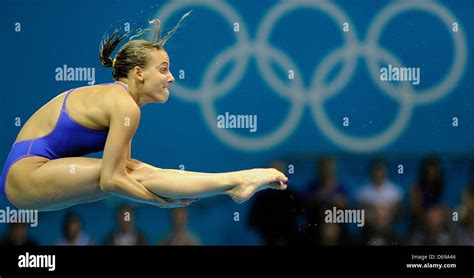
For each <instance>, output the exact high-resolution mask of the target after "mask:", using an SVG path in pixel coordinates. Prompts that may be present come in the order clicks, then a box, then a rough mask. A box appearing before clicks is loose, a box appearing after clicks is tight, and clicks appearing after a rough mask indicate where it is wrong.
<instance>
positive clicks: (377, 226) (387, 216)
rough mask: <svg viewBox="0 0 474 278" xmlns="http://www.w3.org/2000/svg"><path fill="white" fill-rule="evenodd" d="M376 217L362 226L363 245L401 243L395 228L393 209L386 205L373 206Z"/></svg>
mask: <svg viewBox="0 0 474 278" xmlns="http://www.w3.org/2000/svg"><path fill="white" fill-rule="evenodd" d="M373 212H374V218H373V219H372V223H367V224H366V225H365V226H364V227H363V228H362V235H361V240H362V242H361V244H363V245H399V244H401V243H402V241H401V239H400V237H399V236H398V235H397V234H396V233H395V230H394V228H393V221H394V219H393V218H394V214H393V210H392V209H390V208H388V207H387V206H385V205H376V206H375V207H373Z"/></svg>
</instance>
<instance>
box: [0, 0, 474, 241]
mask: <svg viewBox="0 0 474 278" xmlns="http://www.w3.org/2000/svg"><path fill="white" fill-rule="evenodd" d="M177 3H178V2H166V1H146V0H145V1H138V2H137V1H103V0H98V1H91V0H84V1H53V0H48V1H35V0H33V1H22V0H20V1H9V0H7V1H5V0H4V1H1V3H0V5H1V9H0V10H1V16H0V28H1V29H0V32H1V34H2V42H3V43H2V44H0V49H1V53H3V54H4V55H2V61H3V63H2V64H3V66H2V67H1V68H0V71H1V74H0V76H1V77H2V79H3V80H2V86H0V102H1V103H3V104H4V105H3V108H2V109H1V110H0V115H1V120H0V125H1V131H2V132H1V136H0V146H3V147H1V148H0V158H1V159H2V160H3V161H4V160H5V159H6V157H7V155H8V152H9V149H10V146H11V144H12V143H13V142H14V141H15V138H16V136H17V134H18V132H19V130H20V129H21V126H16V125H15V119H16V118H17V117H19V118H20V119H21V122H22V123H24V122H25V121H26V120H27V119H28V118H29V117H30V116H31V115H32V114H33V113H34V111H36V110H37V109H39V108H40V107H41V106H42V105H44V104H45V103H46V102H47V101H49V100H50V99H51V98H53V97H55V96H56V95H57V94H59V93H61V92H64V91H66V90H68V89H69V88H73V87H78V86H86V85H88V84H87V83H88V82H87V81H57V80H56V79H55V76H56V72H55V70H56V68H58V67H63V66H64V65H67V66H69V67H88V68H89V67H90V68H94V69H95V82H96V83H106V82H110V81H111V71H110V69H105V68H103V67H101V65H100V63H99V59H98V47H99V43H100V40H101V38H102V37H103V35H104V34H105V33H106V32H109V33H110V32H111V31H112V30H113V29H115V28H120V29H122V30H123V29H124V28H125V27H126V26H127V23H128V24H130V26H131V29H132V30H134V29H135V28H138V27H146V26H147V20H148V19H152V18H156V17H157V16H159V15H161V17H160V18H161V19H163V21H164V22H163V24H164V28H165V30H167V29H169V28H171V27H172V26H174V24H175V23H176V22H177V20H178V19H179V17H180V16H181V15H183V14H184V13H185V12H187V11H189V10H191V9H192V10H193V12H192V15H191V17H190V18H189V19H188V20H187V21H186V23H185V26H184V27H183V28H182V29H180V30H179V31H178V32H177V33H176V34H175V36H174V37H173V38H172V39H171V40H170V42H169V43H168V46H167V50H168V52H169V55H170V59H171V70H172V72H173V73H174V75H175V78H176V84H175V86H174V88H173V87H171V88H170V92H171V97H170V99H169V101H168V102H167V103H166V104H165V105H160V104H149V105H147V106H145V107H144V108H143V110H142V111H143V112H142V113H143V114H142V121H141V124H140V128H139V130H138V132H137V134H136V136H135V138H134V141H133V149H132V150H133V151H132V152H133V157H134V158H136V159H139V160H142V161H145V162H147V163H150V164H153V165H156V166H158V167H161V168H175V169H177V168H179V165H184V167H185V169H186V170H192V171H205V172H220V171H232V170H237V169H245V168H252V167H261V166H265V165H266V164H267V163H268V162H269V161H271V160H273V159H275V158H285V159H287V160H288V162H289V163H292V164H294V165H295V174H294V176H292V177H291V178H292V179H293V186H294V189H295V190H297V191H301V192H303V191H304V187H305V184H307V181H308V180H309V179H311V178H312V169H313V160H312V159H313V157H314V156H315V155H317V154H320V153H332V154H335V155H336V156H337V157H338V159H339V163H340V169H339V170H340V172H341V173H342V174H343V177H344V179H345V180H347V184H349V185H350V186H351V187H350V191H355V190H356V189H357V186H359V185H360V184H361V183H362V182H364V181H365V180H366V174H367V171H366V169H365V167H366V166H365V165H366V164H365V163H366V162H367V160H368V159H370V157H371V156H373V155H376V154H377V155H379V154H383V155H384V156H385V157H387V158H388V159H389V162H390V166H391V168H390V169H391V170H393V172H391V175H392V178H393V179H395V181H397V182H398V183H399V184H400V185H401V186H402V187H403V188H404V189H407V188H408V187H409V186H411V184H412V182H413V181H414V179H415V178H416V170H417V163H418V161H419V159H420V157H421V156H422V155H424V154H428V153H437V154H440V155H442V157H443V158H445V160H444V163H445V167H446V169H447V175H448V179H449V180H450V184H449V185H448V187H449V192H448V193H447V197H446V198H447V202H448V203H450V204H451V205H452V206H456V205H457V203H458V202H459V192H460V190H461V189H462V186H464V185H465V183H466V182H467V175H466V173H467V166H468V163H467V161H468V159H469V158H470V155H471V154H472V150H473V144H472V142H473V140H474V132H473V131H474V110H473V106H472V105H473V102H472V100H473V98H472V89H473V81H472V78H470V77H471V76H472V75H473V73H474V71H473V66H472V65H473V57H472V55H470V53H471V52H472V51H471V49H472V45H473V31H474V30H473V28H474V19H473V17H472V14H473V12H474V4H473V3H472V2H471V1H443V2H428V4H423V3H421V2H409V3H412V4H409V3H408V2H396V1H394V2H392V1H335V2H324V4H315V3H319V2H317V1H312V3H313V4H311V5H310V4H308V5H304V3H303V2H300V3H299V4H296V5H295V7H299V8H296V9H293V10H288V11H287V12H285V13H283V14H282V16H281V18H279V19H277V20H276V21H275V22H274V23H272V25H271V28H272V30H271V32H270V34H269V37H268V40H267V44H266V46H267V47H266V48H265V47H263V46H262V45H261V44H258V42H259V38H261V37H260V36H259V31H261V30H263V29H262V28H263V27H265V26H264V24H263V23H264V21H265V18H266V17H267V16H269V14H271V13H272V12H274V11H278V10H275V9H279V7H284V6H285V5H288V6H290V5H291V3H290V2H281V3H280V2H274V1H225V2H224V1H223V2H219V1H213V2H212V4H208V5H205V4H203V5H197V4H196V3H194V4H193V3H186V2H179V3H181V4H180V5H181V7H179V8H177V9H176V10H175V11H172V12H170V13H166V14H167V15H168V16H167V17H166V18H164V15H165V13H164V11H165V10H166V9H168V8H170V7H172V6H173V5H178V4H177ZM406 3H408V4H406ZM413 3H415V4H413ZM416 3H421V4H416ZM405 4H406V5H414V6H416V5H419V6H429V7H432V8H433V10H434V11H437V12H439V13H441V14H443V15H445V16H444V21H443V20H441V18H443V17H440V16H437V15H435V14H433V13H427V12H424V11H422V10H420V9H410V10H407V11H405V12H403V13H397V12H396V13H395V14H394V15H393V17H392V18H391V19H388V18H387V17H385V16H382V18H385V19H387V24H386V25H385V26H384V28H383V30H382V31H381V33H380V38H379V39H378V42H377V45H378V52H371V53H369V52H370V51H369V50H372V51H375V50H377V49H375V48H371V49H369V48H368V47H367V45H368V44H367V42H368V39H367V38H368V37H370V36H371V33H370V32H369V30H370V27H371V25H372V24H375V23H374V22H375V19H376V18H377V16H378V15H380V14H382V12H383V11H388V10H389V9H390V7H393V8H397V7H402V6H403V5H405ZM316 5H319V7H327V8H328V9H312V8H310V6H316ZM209 7H217V8H215V9H211V8H209ZM328 10H330V11H332V13H331V14H338V13H343V14H345V16H344V15H343V16H342V21H343V22H348V23H349V30H350V31H349V32H348V33H343V31H342V27H343V26H341V24H339V23H340V22H337V21H335V20H334V18H333V17H331V16H330V13H328ZM226 11H229V12H228V14H230V15H232V14H235V15H236V16H237V20H235V18H232V17H230V18H229V17H228V16H229V15H224V12H226ZM226 14H227V13H226ZM450 15H452V16H453V17H454V18H449V16H450ZM346 16H347V17H346ZM451 19H454V20H455V22H457V23H458V28H459V30H458V32H453V30H452V27H453V26H452V25H450V24H452V21H453V20H451ZM235 22H237V23H239V28H240V30H239V32H235V31H234V28H235V25H233V23H235ZM448 22H449V23H450V24H449V25H448V24H447V23H448ZM15 23H20V24H21V31H20V32H16V31H15V27H16V26H15ZM345 34H346V35H348V36H353V38H354V40H353V41H352V42H345V40H344V35H345ZM245 36H247V38H246V41H247V44H246V45H244V44H242V43H238V39H236V38H237V37H240V38H243V37H245ZM452 37H456V38H457V39H458V40H459V41H460V42H461V43H460V44H459V47H460V49H462V48H463V47H465V49H464V51H461V52H462V53H461V52H460V51H456V48H455V46H456V44H455V43H454V41H453V39H452ZM343 46H345V47H346V50H347V49H352V51H354V49H359V48H360V49H364V51H365V52H363V53H366V57H375V58H378V57H377V55H376V54H380V53H382V52H383V53H385V54H386V53H389V54H390V55H392V56H394V57H395V58H396V60H398V61H400V62H401V63H402V64H403V65H404V66H407V67H420V68H421V83H420V85H418V86H410V85H408V86H405V87H404V85H400V83H390V84H387V83H384V85H388V86H394V87H395V88H396V89H395V90H393V91H392V92H391V93H390V92H389V93H387V91H384V90H382V86H380V85H381V83H382V82H380V81H375V82H374V80H373V78H375V79H376V80H378V78H379V76H378V75H374V76H373V77H371V75H370V71H369V69H368V67H367V63H366V59H364V57H363V55H359V56H354V70H353V73H352V74H351V75H348V79H347V82H339V81H338V80H337V78H338V76H340V75H339V74H340V73H341V71H343V69H344V66H345V63H344V59H341V60H339V61H335V62H334V64H332V65H331V67H330V68H328V72H327V74H326V75H327V76H323V75H322V74H319V76H320V77H322V79H323V80H318V81H320V82H313V81H312V79H313V75H314V74H315V72H316V71H318V70H322V67H321V65H323V64H324V63H328V62H329V61H330V60H327V59H328V58H329V57H330V55H335V52H334V51H335V50H337V49H339V48H340V47H343ZM362 46H364V47H365V48H364V47H362ZM374 49H375V50H374ZM226 50H229V51H237V52H238V51H240V53H244V55H242V56H239V57H237V59H233V60H227V61H225V60H219V61H217V60H215V59H216V57H217V56H218V55H221V54H223V53H224V52H225V51H226ZM347 51H349V50H347ZM349 52H350V51H349ZM229 53H232V52H229ZM246 53H247V54H248V53H253V54H254V55H250V56H248V57H249V59H248V60H246V55H245V54H246ZM275 53H276V54H275ZM343 53H348V52H343ZM383 53H382V54H383ZM463 53H464V55H463ZM273 54H275V55H273ZM458 55H459V57H461V58H462V59H460V60H459V67H458V70H459V71H458V72H452V74H453V79H452V80H451V81H452V82H450V83H449V82H448V84H447V85H448V86H447V87H446V88H445V89H443V90H441V91H440V94H442V95H443V97H437V98H433V100H430V101H427V102H426V103H417V102H416V99H421V98H423V97H427V95H429V93H426V92H425V93H424V92H422V91H423V90H425V89H430V88H433V87H434V86H437V84H439V83H440V82H442V80H443V79H444V78H446V77H447V76H448V75H449V74H450V72H451V66H452V63H453V62H454V61H455V57H456V56H458ZM237 56H238V55H237ZM275 56H278V57H279V58H280V59H279V60H272V61H271V62H269V63H268V65H269V67H270V68H271V69H272V72H273V74H274V76H275V79H278V81H275V80H273V81H272V80H267V78H266V76H265V74H264V73H263V70H262V69H261V68H260V67H259V65H258V61H257V60H258V59H256V58H265V57H267V58H275ZM285 56H286V58H287V59H283V58H285ZM282 59H283V60H282ZM243 60H244V61H247V63H248V64H247V65H246V67H245V68H244V69H243V70H242V71H241V72H237V73H238V75H237V77H238V79H237V80H236V83H235V84H233V86H231V87H229V88H227V89H226V90H222V91H220V92H219V93H221V95H220V96H219V97H218V98H217V99H216V100H215V101H214V102H213V105H214V107H215V110H216V114H225V113H226V112H229V113H230V114H254V115H257V116H258V131H257V132H255V133H250V132H248V130H245V129H243V130H229V129H227V130H217V131H216V129H215V128H213V127H215V124H216V123H215V119H216V118H215V117H216V116H217V115H215V116H213V117H210V118H206V113H205V111H206V109H205V107H204V105H202V104H201V103H204V100H205V99H206V98H205V97H204V96H205V94H206V93H210V94H212V93H213V92H216V84H217V83H219V82H222V81H225V80H226V79H227V78H229V76H232V74H231V73H232V71H233V70H234V69H235V66H236V64H238V63H239V61H240V62H242V61H243ZM285 60H289V61H285ZM216 62H217V64H216ZM388 63H392V64H394V63H396V62H394V61H392V60H388V61H387V60H378V61H377V67H376V69H377V73H378V69H380V67H381V66H387V64H388ZM212 65H214V66H216V65H217V66H218V68H216V69H218V70H220V71H218V72H216V73H215V74H216V75H217V76H216V78H215V79H217V80H210V83H209V82H207V83H206V80H205V78H204V76H205V75H206V71H208V74H210V72H209V69H210V67H211V66H212ZM180 70H184V72H185V79H180V78H179V71H180ZM289 70H294V72H295V79H294V80H292V79H288V71H289ZM334 80H336V81H334ZM322 81H324V82H322ZM331 82H334V83H332V84H334V85H336V86H337V87H338V90H337V91H335V93H334V94H335V95H334V96H332V97H330V98H327V99H324V101H323V97H322V94H323V92H324V90H323V89H324V88H325V86H328V84H330V83H331ZM279 84H280V86H281V87H283V89H282V90H280V91H278V90H276V87H278V85H279ZM405 85H406V84H405ZM410 90H412V91H411V93H410V92H409V91H410ZM336 93H337V94H336ZM409 93H410V96H411V97H409V98H408V99H407V98H404V96H407V94H409ZM390 94H391V95H390ZM298 96H300V98H299V99H300V101H301V102H298ZM311 97H314V98H315V100H314V101H313V102H312V101H311ZM403 99H405V101H404V102H403V101H400V100H403ZM201 101H202V102H201ZM311 103H313V104H311ZM318 103H319V104H321V105H320V107H323V108H324V111H325V114H326V115H327V120H328V122H329V123H331V124H332V126H333V130H335V131H337V132H336V133H339V134H342V135H343V136H351V137H352V138H355V142H352V141H350V140H348V141H349V142H347V141H345V140H346V139H344V138H341V137H337V136H335V135H331V134H332V133H331V132H330V131H329V130H330V129H331V128H330V127H329V126H328V125H327V124H324V123H323V121H322V120H321V119H322V117H321V115H320V114H317V113H315V114H316V115H313V112H312V111H313V110H312V109H313V106H314V107H316V106H318ZM292 105H295V106H298V107H299V108H296V110H295V111H296V112H295V113H296V114H298V113H301V114H300V115H299V116H298V115H297V116H295V118H294V119H293V121H292V122H290V123H289V124H288V130H287V131H286V132H285V133H283V136H282V137H281V138H280V139H278V140H269V141H266V142H263V139H262V138H264V137H265V136H270V135H271V133H272V132H274V131H275V130H277V129H278V128H280V127H281V126H282V123H283V121H284V120H285V119H286V118H287V116H288V115H290V114H291V113H290V112H291V107H292ZM312 105H313V106H312ZM314 111H318V109H315V110H314ZM319 111H320V110H319ZM399 113H400V115H402V116H403V115H405V116H407V118H406V121H403V120H401V118H400V117H402V116H400V115H399ZM344 117H348V119H349V121H350V125H349V126H348V127H344V126H343V118H344ZM453 117H457V118H458V121H459V125H458V126H453V124H452V123H453ZM315 119H316V120H315ZM212 120H214V122H213V121H212ZM397 120H400V124H397V125H396V127H397V128H398V130H399V132H395V133H394V134H392V135H390V136H388V137H387V140H385V141H384V142H382V143H380V144H375V143H370V141H367V140H369V139H370V138H373V137H374V136H377V135H378V134H385V133H384V132H386V131H387V130H388V127H389V126H390V125H391V124H392V123H393V122H394V121H397ZM221 132H227V133H231V134H233V136H240V139H239V137H236V140H235V142H234V141H232V140H231V139H229V138H227V139H226V138H225V136H226V135H222V134H221ZM358 140H359V141H360V142H359V141H358ZM364 142H365V143H364ZM259 144H262V145H259ZM364 146H365V147H364ZM93 156H94V157H100V154H95V155H93ZM400 163H402V164H405V165H406V173H407V174H406V175H403V176H398V175H397V176H395V173H396V165H397V164H400ZM117 202H119V200H116V199H110V200H107V201H103V202H100V203H95V204H89V205H81V206H76V207H74V210H76V211H79V212H80V213H81V215H82V216H83V220H84V222H85V226H86V230H87V231H88V232H89V233H90V234H91V235H93V237H94V239H95V240H96V241H97V242H101V240H102V239H103V236H105V233H107V232H108V231H109V230H110V229H111V227H112V226H113V221H114V218H113V213H112V210H113V207H114V206H115V205H116V203H117ZM201 202H202V203H200V204H196V205H194V206H193V207H192V208H191V210H190V211H191V214H190V225H191V228H192V230H193V231H195V232H196V233H197V234H198V235H199V236H200V237H201V238H202V240H203V242H204V243H205V244H255V243H258V238H257V236H256V235H255V234H254V233H253V232H252V231H250V230H249V229H248V228H247V227H246V225H245V216H246V215H247V211H248V209H249V205H250V202H248V203H246V204H243V205H235V204H233V203H232V202H231V201H230V200H228V199H227V198H224V197H215V198H212V199H209V200H203V201H201ZM136 205H137V209H138V212H137V223H138V225H139V226H140V227H141V228H142V229H143V230H144V231H145V232H146V234H147V236H148V237H149V240H150V241H152V242H156V240H157V239H158V238H159V237H160V236H161V235H163V234H164V233H165V232H166V230H167V229H168V225H169V224H168V216H167V214H168V211H166V210H162V209H157V208H152V207H150V206H142V205H139V204H136ZM236 211H238V212H240V213H241V221H240V222H235V221H234V220H233V213H234V212H236ZM63 213H64V211H61V212H50V213H43V214H41V215H40V226H39V227H38V228H35V229H34V230H32V231H31V232H32V235H33V236H35V237H36V238H37V239H38V240H39V241H40V242H41V243H43V244H51V243H53V242H54V240H55V239H56V238H57V237H58V236H59V232H60V228H59V227H60V225H59V223H60V221H61V217H62V214H63ZM92 215H93V217H92ZM4 229H5V225H3V224H2V225H0V230H4Z"/></svg>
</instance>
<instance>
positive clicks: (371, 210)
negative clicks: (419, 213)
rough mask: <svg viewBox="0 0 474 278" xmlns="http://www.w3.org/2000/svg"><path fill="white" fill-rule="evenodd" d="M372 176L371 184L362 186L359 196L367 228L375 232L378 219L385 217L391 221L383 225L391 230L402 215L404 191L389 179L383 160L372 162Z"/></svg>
mask: <svg viewBox="0 0 474 278" xmlns="http://www.w3.org/2000/svg"><path fill="white" fill-rule="evenodd" d="M370 176H371V180H370V182H369V183H368V184H366V185H364V186H362V188H361V189H360V190H359V192H358V194H357V201H358V204H359V207H360V208H362V209H365V212H366V227H368V228H369V229H368V230H372V231H373V230H374V229H376V228H375V227H372V226H374V225H376V223H375V222H376V221H378V220H377V217H380V215H385V216H386V217H387V218H389V219H390V221H389V222H385V223H383V224H384V226H386V227H385V229H391V227H392V224H393V221H394V220H395V219H396V218H397V217H398V216H400V215H401V200H402V191H401V189H400V188H399V186H397V185H396V184H394V183H392V182H391V181H390V180H389V179H388V177H387V167H386V165H385V162H384V161H383V160H381V159H377V160H375V161H374V162H372V165H371V167H370ZM377 208H378V209H379V211H377ZM381 210H383V212H382V211H381ZM378 224H380V223H378ZM379 228H380V227H379Z"/></svg>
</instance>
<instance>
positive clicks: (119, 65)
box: [100, 12, 191, 80]
mask: <svg viewBox="0 0 474 278" xmlns="http://www.w3.org/2000/svg"><path fill="white" fill-rule="evenodd" d="M190 13H191V12H187V13H186V14H184V15H183V16H182V17H181V19H180V20H179V21H178V23H177V24H176V25H175V26H174V27H173V29H171V30H170V31H169V32H168V33H167V34H166V35H165V36H163V37H162V36H161V22H160V20H158V19H154V20H151V21H149V24H150V25H153V26H154V28H148V29H138V30H137V31H136V32H135V34H134V35H132V36H130V38H129V41H128V42H127V43H126V44H124V45H123V46H122V47H121V48H120V50H119V51H118V52H117V55H116V56H115V58H113V59H112V58H111V56H112V52H114V50H115V48H116V47H117V45H119V44H120V42H121V41H122V40H123V39H124V38H126V37H127V36H128V35H129V33H126V34H123V35H120V34H119V30H118V29H116V30H115V31H114V32H113V33H112V34H111V35H106V36H105V37H104V38H103V39H102V42H101V45H100V62H101V64H102V65H103V66H105V67H112V68H113V71H112V77H113V78H114V79H115V80H119V79H120V78H126V77H127V76H128V73H129V72H130V70H132V69H133V68H134V67H135V66H139V67H141V68H144V67H146V65H147V62H148V60H149V57H150V56H149V51H151V50H164V45H165V44H166V43H167V42H168V40H169V39H170V38H171V36H173V34H174V33H175V32H176V31H177V30H178V29H179V28H180V27H181V24H182V22H183V20H184V19H185V18H186V17H188V16H189V15H190ZM150 31H152V32H154V34H153V39H152V40H151V41H149V40H142V39H135V38H138V37H141V36H142V35H144V34H146V33H147V32H150Z"/></svg>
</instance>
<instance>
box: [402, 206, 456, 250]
mask: <svg viewBox="0 0 474 278" xmlns="http://www.w3.org/2000/svg"><path fill="white" fill-rule="evenodd" d="M447 216H448V215H447V214H446V209H445V208H444V207H443V206H442V205H434V206H431V207H430V208H428V209H426V210H425V213H424V218H423V226H422V228H421V229H420V230H418V231H417V232H415V234H414V235H413V237H412V239H411V241H410V243H411V244H412V245H451V244H452V243H453V237H452V235H451V233H450V232H449V231H448V229H447V227H446V220H447Z"/></svg>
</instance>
